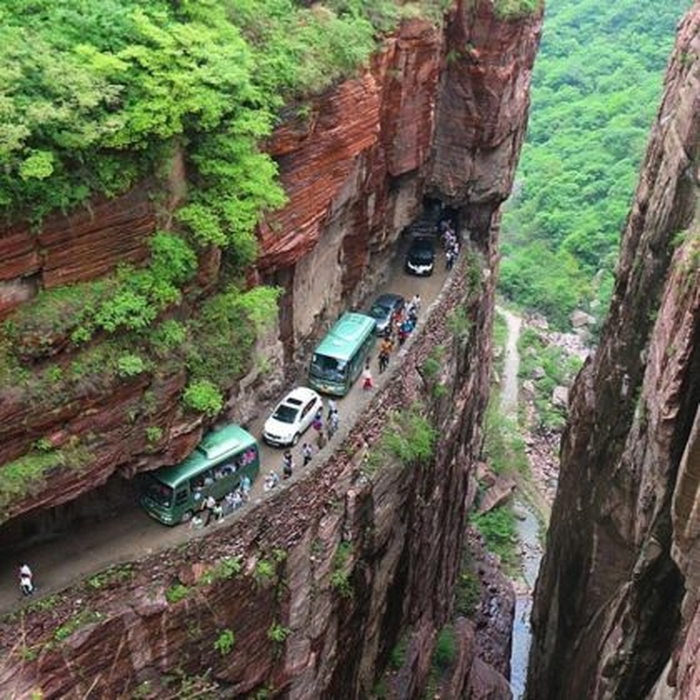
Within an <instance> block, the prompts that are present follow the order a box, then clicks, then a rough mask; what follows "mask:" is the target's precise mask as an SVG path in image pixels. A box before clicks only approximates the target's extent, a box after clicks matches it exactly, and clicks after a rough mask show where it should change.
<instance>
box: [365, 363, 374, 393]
mask: <svg viewBox="0 0 700 700" xmlns="http://www.w3.org/2000/svg"><path fill="white" fill-rule="evenodd" d="M362 388H363V389H364V390H365V391H369V390H370V389H374V379H373V378H372V370H371V369H370V368H369V360H367V362H366V363H365V368H364V369H363V370H362Z"/></svg>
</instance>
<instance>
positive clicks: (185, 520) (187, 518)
mask: <svg viewBox="0 0 700 700" xmlns="http://www.w3.org/2000/svg"><path fill="white" fill-rule="evenodd" d="M190 520H192V511H191V510H186V511H185V512H184V513H183V514H182V517H181V518H180V522H181V523H188V522H190Z"/></svg>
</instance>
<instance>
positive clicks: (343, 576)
mask: <svg viewBox="0 0 700 700" xmlns="http://www.w3.org/2000/svg"><path fill="white" fill-rule="evenodd" d="M330 581H331V588H333V590H335V591H336V592H337V593H338V595H340V596H341V598H352V597H353V596H354V595H355V589H354V588H353V586H352V584H351V583H350V575H349V574H348V573H347V572H346V571H334V572H333V573H332V574H331V579H330Z"/></svg>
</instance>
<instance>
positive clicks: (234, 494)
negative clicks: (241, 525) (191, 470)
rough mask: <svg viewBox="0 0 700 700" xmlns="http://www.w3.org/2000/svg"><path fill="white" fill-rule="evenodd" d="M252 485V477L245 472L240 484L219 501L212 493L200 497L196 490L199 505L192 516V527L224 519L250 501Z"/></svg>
mask: <svg viewBox="0 0 700 700" xmlns="http://www.w3.org/2000/svg"><path fill="white" fill-rule="evenodd" d="M251 486H252V484H251V481H250V477H249V476H248V475H247V474H244V475H243V476H242V477H241V480H240V482H239V484H238V486H237V487H236V488H235V489H233V491H230V492H229V493H227V494H226V495H225V496H224V497H223V498H222V499H221V500H219V501H217V500H216V499H215V498H214V496H212V495H211V494H210V495H209V496H207V497H206V498H203V497H201V496H200V498H199V499H198V498H197V492H195V500H198V501H199V507H198V509H197V512H196V513H194V515H193V516H192V520H191V521H190V527H191V528H194V529H198V528H202V527H206V526H207V525H209V523H211V522H220V521H222V520H223V519H224V518H225V517H226V516H227V515H230V514H231V513H233V512H234V511H236V510H238V509H239V508H240V507H241V506H243V505H245V504H246V503H247V502H248V499H249V493H250V489H251Z"/></svg>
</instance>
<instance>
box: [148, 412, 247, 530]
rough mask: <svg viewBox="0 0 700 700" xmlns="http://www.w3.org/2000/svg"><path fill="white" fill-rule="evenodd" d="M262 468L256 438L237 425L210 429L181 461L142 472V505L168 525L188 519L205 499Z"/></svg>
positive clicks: (223, 492) (215, 496)
mask: <svg viewBox="0 0 700 700" xmlns="http://www.w3.org/2000/svg"><path fill="white" fill-rule="evenodd" d="M259 471H260V453H259V450H258V443H257V441H256V439H255V438H254V437H253V436H252V435H251V434H250V433H249V432H247V431H246V430H243V428H241V427H240V426H238V425H227V426H226V427H224V428H221V429H220V430H214V431H212V432H211V433H209V434H208V435H207V436H206V437H205V438H204V440H202V442H200V443H199V445H197V447H196V448H195V450H194V452H193V453H192V454H191V455H190V456H189V457H188V458H187V459H186V460H185V461H184V462H181V463H180V464H174V465H172V466H169V467H161V468H160V469H156V470H155V471H153V472H146V473H145V474H142V475H141V479H142V483H141V505H142V506H143V508H144V509H145V510H146V512H147V513H148V514H149V515H150V516H151V517H153V518H155V519H156V520H159V521H160V522H161V523H165V524H166V525H176V524H177V523H184V522H187V521H188V520H189V519H190V518H191V517H192V516H193V515H194V514H195V513H196V512H197V511H198V510H199V509H200V508H201V507H202V504H203V503H204V501H205V500H206V499H207V498H208V497H209V496H213V497H214V498H215V499H217V500H218V499H220V498H223V497H224V496H225V495H226V494H227V493H229V492H230V491H233V490H234V489H236V488H237V487H238V485H239V484H240V482H241V479H242V478H243V477H244V476H247V477H248V478H249V479H250V482H251V483H252V482H253V481H254V480H255V477H256V476H257V475H258V472H259Z"/></svg>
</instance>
